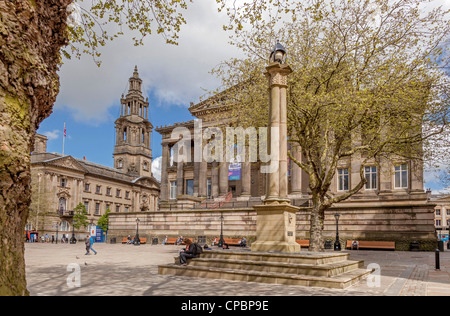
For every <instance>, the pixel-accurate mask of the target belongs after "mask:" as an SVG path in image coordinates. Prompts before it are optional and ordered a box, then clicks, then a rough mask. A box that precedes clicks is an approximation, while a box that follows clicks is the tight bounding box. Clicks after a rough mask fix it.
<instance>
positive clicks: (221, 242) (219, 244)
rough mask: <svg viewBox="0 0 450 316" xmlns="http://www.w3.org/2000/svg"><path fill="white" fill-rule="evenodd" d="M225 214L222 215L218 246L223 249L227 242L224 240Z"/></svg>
mask: <svg viewBox="0 0 450 316" xmlns="http://www.w3.org/2000/svg"><path fill="white" fill-rule="evenodd" d="M223 219H224V217H223V213H222V214H221V215H220V239H219V243H218V244H217V246H219V247H223V244H224V243H225V240H224V239H223Z"/></svg>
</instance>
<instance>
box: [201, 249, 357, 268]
mask: <svg viewBox="0 0 450 316" xmlns="http://www.w3.org/2000/svg"><path fill="white" fill-rule="evenodd" d="M349 257H350V254H348V253H332V252H328V253H317V252H303V253H298V254H287V253H272V252H252V251H238V250H235V251H229V250H225V251H222V250H208V251H204V252H203V253H202V255H201V258H216V259H227V260H249V261H261V262H283V263H291V264H309V265H322V264H330V263H337V262H343V261H348V260H349Z"/></svg>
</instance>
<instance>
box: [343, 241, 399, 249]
mask: <svg viewBox="0 0 450 316" xmlns="http://www.w3.org/2000/svg"><path fill="white" fill-rule="evenodd" d="M358 242H359V249H382V250H395V241H358ZM352 243H353V240H347V249H352Z"/></svg>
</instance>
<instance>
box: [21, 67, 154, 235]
mask: <svg viewBox="0 0 450 316" xmlns="http://www.w3.org/2000/svg"><path fill="white" fill-rule="evenodd" d="M129 82H130V89H129V92H128V94H127V95H126V96H122V99H121V105H122V111H121V115H120V117H119V118H118V119H117V120H116V122H115V126H116V135H117V137H116V144H115V148H114V154H113V156H114V168H110V167H106V166H102V165H99V164H95V163H92V162H89V161H87V160H85V159H77V158H75V157H72V156H63V155H61V154H56V153H48V152H47V138H46V137H45V136H43V135H36V138H35V146H34V151H33V152H32V155H31V173H32V192H33V195H32V205H31V215H30V218H29V221H28V224H27V227H26V230H27V231H37V232H39V234H40V236H43V235H45V234H54V233H55V231H56V230H58V231H59V232H60V236H62V234H64V233H66V234H71V233H72V231H73V226H72V223H73V209H74V208H75V207H76V206H77V205H78V204H79V203H82V204H83V205H84V206H85V208H86V210H87V212H88V220H89V222H90V223H91V225H92V226H95V225H96V224H97V221H98V219H99V218H100V217H101V216H102V215H103V214H104V213H105V212H106V210H107V209H109V210H110V211H111V212H113V213H126V214H128V215H130V216H134V215H131V214H136V213H138V214H139V213H141V212H148V211H157V210H158V205H159V193H160V192H159V190H160V185H159V182H158V181H157V180H156V179H155V178H154V177H153V175H152V172H151V163H152V151H151V149H150V145H151V143H150V139H151V133H152V129H153V126H152V124H151V123H150V122H149V118H148V106H149V103H148V99H147V100H144V97H143V96H142V91H141V86H142V81H141V79H140V78H139V74H138V71H137V68H136V69H135V71H134V74H133V76H132V77H131V78H130V79H129ZM99 141H101V140H99ZM134 219H135V218H134ZM86 231H89V229H84V228H82V230H81V231H79V232H76V235H78V236H81V237H84V236H85V234H86Z"/></svg>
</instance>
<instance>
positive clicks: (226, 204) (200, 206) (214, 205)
mask: <svg viewBox="0 0 450 316" xmlns="http://www.w3.org/2000/svg"><path fill="white" fill-rule="evenodd" d="M262 204H263V201H262V200H248V201H227V200H226V199H225V200H224V201H213V200H211V201H208V200H206V201H203V202H201V203H197V204H181V203H180V204H176V203H175V204H170V205H167V206H165V207H164V209H169V210H170V211H180V210H214V209H246V208H250V209H251V208H253V207H254V206H257V205H262ZM291 204H292V205H293V206H298V207H309V206H310V203H309V200H308V199H300V200H298V199H296V200H291ZM159 209H161V206H160V207H159Z"/></svg>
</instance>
